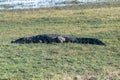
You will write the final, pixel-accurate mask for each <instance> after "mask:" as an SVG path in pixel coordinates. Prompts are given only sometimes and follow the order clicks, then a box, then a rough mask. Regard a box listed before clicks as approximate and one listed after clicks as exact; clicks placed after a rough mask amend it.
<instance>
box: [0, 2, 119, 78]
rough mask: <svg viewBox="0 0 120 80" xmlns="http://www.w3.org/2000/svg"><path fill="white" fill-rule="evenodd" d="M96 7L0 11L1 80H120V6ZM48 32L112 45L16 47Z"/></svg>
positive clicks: (69, 44) (72, 44) (32, 45)
mask: <svg viewBox="0 0 120 80" xmlns="http://www.w3.org/2000/svg"><path fill="white" fill-rule="evenodd" d="M94 5H95V4H94ZM94 5H93V8H92V7H91V8H90V7H89V6H91V5H88V7H85V6H83V7H82V9H81V7H80V6H74V7H72V8H71V7H67V8H49V9H36V10H35V9H34V10H33V9H31V10H11V11H0V79H1V80H84V79H88V80H89V79H91V80H94V79H95V80H106V79H108V80H111V79H114V80H119V79H120V13H119V12H120V7H119V6H111V7H105V6H103V7H102V6H101V7H97V8H96V6H94ZM104 5H106V4H104ZM98 6H99V5H98ZM44 33H58V34H65V35H73V36H76V37H93V38H98V39H100V40H102V41H103V42H105V43H106V45H107V46H97V45H84V44H74V43H64V44H56V43H53V44H11V43H10V41H11V40H14V39H17V38H20V37H24V36H25V37H26V36H32V35H37V34H44Z"/></svg>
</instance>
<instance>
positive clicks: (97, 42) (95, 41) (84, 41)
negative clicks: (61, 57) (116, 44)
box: [76, 38, 105, 45]
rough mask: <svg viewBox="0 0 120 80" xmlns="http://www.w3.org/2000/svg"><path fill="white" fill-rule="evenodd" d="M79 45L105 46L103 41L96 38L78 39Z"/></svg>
mask: <svg viewBox="0 0 120 80" xmlns="http://www.w3.org/2000/svg"><path fill="white" fill-rule="evenodd" d="M76 40H77V41H76V42H77V43H82V44H95V45H105V43H103V42H102V41H100V40H99V39H96V38H76Z"/></svg>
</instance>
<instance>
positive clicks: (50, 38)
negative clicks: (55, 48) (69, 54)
mask: <svg viewBox="0 0 120 80" xmlns="http://www.w3.org/2000/svg"><path fill="white" fill-rule="evenodd" d="M52 42H56V43H67V42H72V43H82V44H96V45H105V44H104V43H103V42H102V41H100V40H98V39H96V38H75V37H70V36H64V35H60V34H42V35H36V36H32V37H23V38H19V39H17V40H14V41H11V43H21V44H24V43H52Z"/></svg>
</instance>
